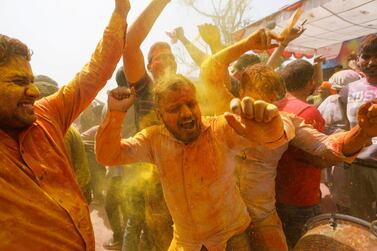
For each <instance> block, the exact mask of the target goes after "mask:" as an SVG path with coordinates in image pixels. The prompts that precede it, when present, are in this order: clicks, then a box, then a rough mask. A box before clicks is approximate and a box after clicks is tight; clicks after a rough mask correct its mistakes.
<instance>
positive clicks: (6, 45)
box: [0, 34, 32, 65]
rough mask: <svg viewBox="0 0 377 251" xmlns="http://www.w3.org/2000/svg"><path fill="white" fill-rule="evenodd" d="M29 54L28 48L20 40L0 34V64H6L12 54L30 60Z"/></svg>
mask: <svg viewBox="0 0 377 251" xmlns="http://www.w3.org/2000/svg"><path fill="white" fill-rule="evenodd" d="M31 54H32V53H31V52H30V50H29V48H28V47H27V46H26V45H25V44H24V43H22V42H21V41H20V40H18V39H15V38H11V37H8V36H6V35H2V34H0V65H4V64H7V63H8V62H9V60H10V58H12V57H14V56H21V57H23V58H25V59H26V60H27V61H30V58H31Z"/></svg>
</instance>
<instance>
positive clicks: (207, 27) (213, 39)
mask: <svg viewBox="0 0 377 251" xmlns="http://www.w3.org/2000/svg"><path fill="white" fill-rule="evenodd" d="M198 30H199V34H200V36H201V38H202V39H203V41H204V42H206V43H207V44H208V45H209V46H218V45H220V44H221V38H220V30H219V28H218V27H217V26H216V25H213V24H201V25H199V26H198Z"/></svg>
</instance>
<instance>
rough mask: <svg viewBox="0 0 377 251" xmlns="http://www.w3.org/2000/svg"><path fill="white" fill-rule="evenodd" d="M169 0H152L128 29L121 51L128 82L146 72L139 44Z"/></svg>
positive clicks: (139, 77)
mask: <svg viewBox="0 0 377 251" xmlns="http://www.w3.org/2000/svg"><path fill="white" fill-rule="evenodd" d="M169 2H170V0H153V1H151V3H150V4H149V5H148V6H147V8H145V9H144V11H143V12H142V13H141V14H140V15H139V17H138V18H137V19H136V21H135V22H134V23H133V24H132V26H131V27H130V28H129V29H128V32H127V39H126V46H125V48H124V51H123V66H124V72H125V75H126V78H127V80H128V81H129V82H130V83H135V82H137V81H139V80H140V79H141V78H142V77H143V76H144V75H145V73H146V69H145V64H144V57H143V53H142V52H141V49H140V46H141V44H142V42H143V41H144V39H145V38H146V37H147V35H148V33H149V32H150V30H151V29H152V26H153V24H154V23H155V21H156V20H157V18H158V16H159V15H160V14H161V12H162V10H163V9H164V8H165V6H166V5H167V4H168V3H169Z"/></svg>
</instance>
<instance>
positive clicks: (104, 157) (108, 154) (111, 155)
mask: <svg viewBox="0 0 377 251" xmlns="http://www.w3.org/2000/svg"><path fill="white" fill-rule="evenodd" d="M125 116H126V113H125V112H109V111H108V112H107V114H106V116H105V119H104V120H103V121H102V123H101V124H100V126H99V128H98V131H97V135H96V157H97V161H98V162H99V163H101V164H103V165H109V166H113V165H118V164H121V163H119V162H120V161H118V159H119V156H120V152H121V147H120V141H121V128H122V122H123V120H124V118H125Z"/></svg>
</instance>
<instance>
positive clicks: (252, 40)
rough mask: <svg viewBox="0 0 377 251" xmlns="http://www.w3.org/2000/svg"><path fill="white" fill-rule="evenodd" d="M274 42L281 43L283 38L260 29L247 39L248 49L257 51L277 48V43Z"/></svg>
mask: <svg viewBox="0 0 377 251" xmlns="http://www.w3.org/2000/svg"><path fill="white" fill-rule="evenodd" d="M272 40H276V41H281V40H282V37H281V36H280V35H278V34H276V33H274V32H273V31H271V30H269V29H259V30H257V31H255V32H254V33H253V34H251V35H250V36H249V37H248V38H247V43H248V48H250V49H257V50H267V49H270V48H274V47H277V46H278V44H277V43H272Z"/></svg>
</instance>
